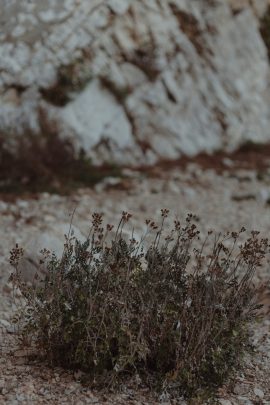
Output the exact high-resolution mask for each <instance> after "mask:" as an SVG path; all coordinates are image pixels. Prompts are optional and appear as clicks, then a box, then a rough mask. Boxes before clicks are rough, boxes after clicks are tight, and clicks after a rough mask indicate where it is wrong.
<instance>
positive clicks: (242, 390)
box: [233, 384, 248, 395]
mask: <svg viewBox="0 0 270 405" xmlns="http://www.w3.org/2000/svg"><path fill="white" fill-rule="evenodd" d="M233 392H234V393H235V394H236V395H243V394H246V393H247V392H248V387H247V386H246V385H244V384H237V385H236V386H235V387H234V389H233Z"/></svg>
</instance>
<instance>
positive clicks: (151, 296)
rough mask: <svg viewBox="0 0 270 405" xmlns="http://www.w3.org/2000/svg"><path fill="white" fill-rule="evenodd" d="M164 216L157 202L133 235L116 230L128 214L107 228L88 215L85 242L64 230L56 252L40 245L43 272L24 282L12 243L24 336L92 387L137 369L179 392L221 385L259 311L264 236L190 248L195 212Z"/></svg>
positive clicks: (235, 236) (194, 241)
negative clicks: (155, 213) (257, 280)
mask: <svg viewBox="0 0 270 405" xmlns="http://www.w3.org/2000/svg"><path fill="white" fill-rule="evenodd" d="M167 216H168V210H166V209H163V210H162V212H161V220H160V223H159V224H157V223H155V222H154V221H152V220H147V221H146V232H145V235H144V236H143V237H142V238H141V240H140V241H136V240H135V239H134V238H133V236H131V238H130V240H126V239H125V238H124V233H123V229H124V227H125V226H126V224H127V222H128V221H129V220H130V217H131V215H130V214H128V213H126V212H123V214H122V218H121V220H120V223H119V225H118V227H117V230H116V231H115V232H114V231H113V226H111V225H107V226H106V227H105V226H103V218H102V215H100V214H93V219H92V225H91V229H90V232H89V236H88V238H87V239H86V240H85V241H83V242H82V241H78V240H76V239H75V238H74V237H73V236H72V234H69V235H67V236H66V243H65V246H64V250H63V255H62V257H61V258H57V257H55V255H54V254H50V252H48V251H44V255H45V257H44V262H45V263H46V266H47V275H46V277H45V279H43V280H41V279H39V278H38V276H37V277H36V279H35V280H34V282H33V284H32V285H31V286H29V285H25V284H24V283H23V282H22V279H21V275H20V274H19V272H18V261H19V258H20V256H21V254H22V252H21V250H20V248H19V247H16V248H15V249H14V250H13V251H12V252H11V264H12V265H13V266H14V267H15V271H14V273H13V275H12V277H11V280H12V281H13V283H14V286H15V287H16V288H19V289H20V291H21V292H22V294H23V297H24V299H25V307H23V308H22V310H21V312H20V316H18V317H17V322H19V325H21V329H20V330H21V336H22V337H23V341H24V342H26V341H27V342H28V344H31V345H32V346H34V347H36V348H38V351H39V352H41V353H45V354H46V358H47V359H49V361H50V362H51V364H53V365H61V366H64V367H68V368H72V369H80V370H84V371H85V372H87V373H88V374H87V375H88V376H89V382H90V383H92V385H93V386H99V387H105V386H108V385H109V386H114V385H115V384H116V383H118V384H119V383H120V382H121V381H124V380H125V381H126V380H127V379H128V378H129V377H134V376H137V377H139V381H141V383H142V384H144V385H148V386H149V387H151V388H153V389H154V390H156V391H157V392H163V393H164V392H165V393H167V394H168V395H171V396H179V395H184V396H186V397H190V396H194V395H200V396H201V395H203V394H202V393H205V392H209V391H211V390H214V389H216V388H217V387H218V386H220V385H221V384H222V383H223V382H224V381H225V380H226V379H227V378H228V376H229V375H230V374H231V373H232V371H233V370H234V368H235V367H236V366H238V365H239V364H240V361H241V358H242V354H243V353H244V352H245V350H247V349H248V347H249V334H248V324H249V322H250V321H252V320H253V319H254V317H255V316H256V310H257V309H258V305H256V300H255V293H256V291H255V288H254V286H253V284H252V277H253V275H254V272H255V270H256V268H257V267H258V266H260V265H261V264H262V260H263V258H264V257H265V253H266V251H267V249H268V241H267V239H259V237H258V232H252V233H251V236H250V237H249V238H248V239H247V240H246V241H245V242H244V243H243V244H241V245H239V243H238V242H239V236H240V234H242V233H243V232H244V231H245V230H244V229H241V230H240V232H232V233H227V234H226V235H225V236H221V235H215V234H214V233H213V234H212V233H211V232H209V233H208V235H207V237H206V239H205V240H204V242H203V243H202V245H201V247H200V248H199V249H198V248H196V245H197V246H198V238H199V231H198V229H197V226H196V224H195V219H196V218H195V217H193V216H192V215H191V214H189V215H188V217H187V218H186V221H185V222H184V223H183V224H181V223H180V222H179V221H178V220H176V221H175V222H174V226H173V228H172V230H171V231H166V226H165V223H166V221H167ZM241 237H242V235H241ZM149 238H150V242H149ZM151 240H152V241H151ZM146 241H148V243H149V245H148V248H147V249H146V248H145V246H146ZM211 241H212V243H213V245H211V243H210V242H211ZM200 243H201V242H199V244H200ZM206 246H208V248H206ZM209 246H212V248H211V249H210V250H209ZM207 251H209V252H208V254H207ZM43 266H44V263H43ZM137 380H138V378H137Z"/></svg>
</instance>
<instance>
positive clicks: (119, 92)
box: [0, 0, 270, 164]
mask: <svg viewBox="0 0 270 405" xmlns="http://www.w3.org/2000/svg"><path fill="white" fill-rule="evenodd" d="M236 3H237V4H236ZM253 3H254V8H252V7H251V6H250V4H251V3H250V2H248V1H238V2H232V1H231V0H227V1H226V0H200V1H196V0H193V1H190V0H162V1H159V0H92V1H88V0H63V1H61V2H58V1H56V0H50V1H49V0H46V1H45V0H36V1H35V2H29V1H27V0H21V1H20V2H17V1H15V0H9V1H6V0H0V7H1V31H0V130H1V131H2V132H3V133H6V134H9V133H10V132H13V133H20V132H21V133H23V131H25V129H26V128H31V129H32V130H34V131H36V132H38V131H39V128H40V116H41V115H40V111H42V112H43V114H42V116H44V113H45V114H46V116H47V119H48V120H49V121H50V120H51V121H52V122H54V123H55V122H56V123H57V125H58V128H59V133H61V134H62V135H69V136H71V137H72V138H73V140H74V143H75V145H76V146H77V147H79V148H83V149H84V150H85V151H86V152H87V153H88V154H89V155H90V156H92V157H93V158H94V160H95V161H97V162H100V161H107V160H109V161H115V162H117V163H129V164H141V163H153V162H155V161H156V160H158V159H160V158H163V159H164V158H165V159H174V158H178V157H179V156H181V155H182V154H188V155H194V154H196V153H198V152H201V151H208V152H211V151H214V150H218V149H224V148H225V149H234V148H236V147H237V146H238V145H239V144H240V143H241V142H244V141H246V140H254V141H256V142H258V141H269V140H270V132H269V129H268V128H269V124H270V114H269V103H268V94H267V93H268V86H269V62H268V57H267V51H266V48H265V46H264V42H263V40H262V37H261V35H260V31H259V22H258V15H261V14H262V13H263V12H264V10H265V8H266V7H267V0H264V1H262V0H258V1H253ZM258 3H260V7H259V6H258ZM232 5H233V7H232Z"/></svg>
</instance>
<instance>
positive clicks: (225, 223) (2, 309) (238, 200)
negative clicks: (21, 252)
mask: <svg viewBox="0 0 270 405" xmlns="http://www.w3.org/2000/svg"><path fill="white" fill-rule="evenodd" d="M125 175H126V177H125V178H124V179H119V180H115V179H114V180H112V179H107V180H105V181H104V182H103V183H101V184H99V185H97V186H96V188H95V189H93V190H89V189H83V190H79V191H76V192H74V193H72V195H70V196H65V197H63V196H59V195H49V194H46V193H43V194H41V195H39V196H32V198H24V197H20V198H18V199H13V200H10V199H9V200H8V199H7V198H3V200H2V201H0V232H1V245H0V260H1V272H0V289H1V298H0V330H1V345H0V404H14V405H15V404H52V403H53V404H77V405H79V404H88V403H89V404H91V403H96V404H99V403H101V404H110V403H111V404H125V403H130V404H152V403H156V402H155V400H154V399H153V397H151V395H150V393H149V392H147V391H145V390H143V389H142V390H141V391H139V392H138V391H136V392H134V391H133V390H132V388H125V390H123V392H121V394H111V395H108V394H106V395H105V394H104V395H103V394H100V393H97V392H91V391H90V390H89V389H87V388H85V387H83V386H82V385H81V384H80V381H79V380H80V373H75V374H74V373H71V372H67V371H65V370H62V369H58V368H57V369H50V368H48V367H47V366H45V365H44V364H42V363H40V362H39V363H30V362H29V360H27V358H26V357H25V353H24V352H23V351H21V350H18V348H17V345H16V340H15V339H14V336H13V334H12V333H6V329H7V331H9V332H11V330H10V323H9V319H10V316H11V314H12V310H13V309H14V308H13V307H14V301H13V298H12V289H11V286H10V285H9V284H8V282H7V280H8V275H9V273H10V271H11V269H10V266H9V264H8V255H9V251H10V249H11V248H12V247H13V246H14V244H15V243H19V244H20V245H21V246H24V247H27V246H28V248H29V249H31V246H32V249H33V242H31V240H32V241H33V240H34V241H35V242H37V241H38V240H40V235H42V238H43V239H41V240H43V241H46V240H47V241H49V240H50V239H51V238H52V235H53V237H54V238H55V240H58V241H60V240H61V238H62V239H63V233H64V232H66V229H67V226H68V225H67V224H68V223H69V221H70V214H71V212H72V211H73V210H74V208H75V207H76V212H75V216H74V222H73V223H74V226H75V227H76V229H77V232H80V233H82V234H83V235H85V234H86V232H87V229H88V226H89V221H90V218H91V214H92V213H93V212H94V211H99V212H100V211H102V212H103V213H104V215H105V217H106V219H107V220H108V221H109V222H113V223H115V222H117V221H118V218H119V216H120V215H121V212H122V211H123V210H124V211H129V212H130V213H132V214H133V223H134V226H135V230H136V232H138V233H139V232H140V231H142V230H143V227H144V219H145V218H148V217H156V216H157V215H158V213H159V211H160V208H163V207H166V208H169V209H170V210H171V212H172V213H173V215H177V216H178V217H179V218H184V217H185V215H186V214H187V213H188V212H193V213H195V214H197V215H198V216H199V218H200V221H199V227H200V229H201V230H202V232H203V233H204V232H205V231H206V230H207V229H209V228H213V229H216V230H218V231H220V230H221V231H225V230H238V229H240V228H241V226H245V227H246V228H247V229H248V230H251V229H256V230H260V231H261V232H262V234H263V235H266V236H267V235H268V236H269V231H270V219H269V218H270V216H269V213H270V171H269V170H268V169H267V167H264V169H263V171H260V172H257V171H256V170H254V167H252V165H251V166H250V167H245V168H241V167H239V166H237V168H235V162H234V161H233V160H230V159H227V158H226V159H225V160H224V161H223V162H222V173H221V172H219V174H218V173H217V171H216V167H214V165H213V167H207V168H206V167H202V166H199V165H198V164H196V163H190V164H188V166H187V167H186V170H185V171H184V170H182V169H180V168H179V167H178V166H177V165H175V166H174V167H171V168H170V170H167V169H166V167H165V166H160V167H157V168H156V169H155V170H153V171H151V172H142V171H141V172H139V171H138V172H134V171H133V172H132V171H129V170H126V171H125ZM46 238H47V239H46ZM55 246H56V247H57V242H56V243H55ZM44 247H46V246H44ZM269 275H270V271H269V268H268V266H267V265H265V266H264V267H263V268H261V270H260V272H259V273H258V274H257V275H256V282H258V283H262V282H267V281H268V279H269ZM261 300H262V301H263V303H264V309H263V317H262V319H261V320H260V321H258V323H257V324H256V325H254V326H253V327H252V336H253V337H252V339H253V341H254V343H255V352H254V354H253V356H248V357H247V358H246V361H245V366H244V368H243V370H241V371H239V373H238V375H237V377H236V379H235V381H234V382H233V383H231V384H229V385H228V386H224V387H222V389H220V390H219V392H218V395H217V403H219V404H221V405H238V404H240V405H241V404H250V405H252V404H254V405H255V404H257V405H259V404H270V316H269V314H270V311H269V309H270V290H269V284H268V290H267V288H264V289H262V294H261ZM160 400H161V402H162V401H163V404H165V403H168V404H169V402H166V398H161V399H160ZM176 403H181V404H184V403H185V402H184V401H182V400H179V401H178V402H176Z"/></svg>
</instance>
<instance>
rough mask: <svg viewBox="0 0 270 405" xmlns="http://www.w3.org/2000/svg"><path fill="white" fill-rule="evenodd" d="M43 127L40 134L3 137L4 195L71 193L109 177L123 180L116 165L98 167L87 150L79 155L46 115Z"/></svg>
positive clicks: (0, 180) (0, 188)
mask: <svg viewBox="0 0 270 405" xmlns="http://www.w3.org/2000/svg"><path fill="white" fill-rule="evenodd" d="M39 123H40V127H41V128H40V133H39V134H37V133H34V132H32V131H30V130H25V133H24V134H22V135H20V136H19V135H18V136H16V137H14V136H12V135H11V134H9V135H7V134H3V135H2V134H1V133H0V192H3V193H22V192H41V191H49V192H57V193H68V192H69V191H70V190H72V189H74V188H78V187H84V186H87V187H88V186H93V185H94V184H96V183H98V182H99V181H101V180H103V179H104V177H106V176H108V175H109V176H121V170H120V168H118V167H117V166H115V165H112V164H107V165H105V164H104V165H103V166H102V167H98V168H97V167H95V166H94V165H93V164H92V162H91V160H90V159H89V158H88V157H87V156H86V154H85V152H84V151H83V150H81V151H76V150H75V147H74V145H73V143H72V141H71V140H70V139H68V138H65V139H64V138H61V137H60V136H59V128H58V127H57V125H56V123H53V122H50V121H49V120H48V119H47V117H46V115H45V114H44V113H43V112H40V117H39ZM11 142H12V143H13V144H14V145H10V143H11Z"/></svg>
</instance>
